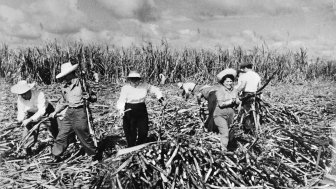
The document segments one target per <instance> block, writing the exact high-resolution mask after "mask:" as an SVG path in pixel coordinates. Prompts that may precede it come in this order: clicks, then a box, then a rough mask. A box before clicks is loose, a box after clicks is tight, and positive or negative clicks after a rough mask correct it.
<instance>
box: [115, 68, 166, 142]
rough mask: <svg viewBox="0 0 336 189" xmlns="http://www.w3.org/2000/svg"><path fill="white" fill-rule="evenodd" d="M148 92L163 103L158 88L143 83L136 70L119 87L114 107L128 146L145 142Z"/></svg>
mask: <svg viewBox="0 0 336 189" xmlns="http://www.w3.org/2000/svg"><path fill="white" fill-rule="evenodd" d="M148 93H152V94H154V95H155V96H156V98H157V99H158V100H159V102H160V103H161V104H163V105H164V98H163V95H162V92H161V90H160V89H159V88H157V87H155V86H153V85H150V84H147V83H144V82H143V81H142V77H141V75H140V74H139V73H138V72H137V71H131V72H130V73H129V74H128V76H127V84H126V85H124V86H123V87H122V88H121V92H120V97H119V99H118V101H117V104H116V107H117V109H118V111H119V114H120V116H122V117H123V129H124V132H125V135H126V141H127V145H128V147H132V146H135V145H139V144H143V143H145V142H147V135H148V129H149V128H148V112H147V107H146V104H145V100H146V97H147V96H148Z"/></svg>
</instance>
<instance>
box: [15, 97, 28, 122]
mask: <svg viewBox="0 0 336 189" xmlns="http://www.w3.org/2000/svg"><path fill="white" fill-rule="evenodd" d="M17 108H18V113H17V121H18V122H22V121H23V120H24V118H25V116H26V112H25V110H24V105H23V103H22V102H21V100H20V98H18V100H17Z"/></svg>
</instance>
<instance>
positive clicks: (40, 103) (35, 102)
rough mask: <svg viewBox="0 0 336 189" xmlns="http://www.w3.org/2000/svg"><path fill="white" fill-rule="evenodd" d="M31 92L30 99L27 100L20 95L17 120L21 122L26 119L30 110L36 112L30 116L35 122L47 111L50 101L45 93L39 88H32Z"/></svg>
mask: <svg viewBox="0 0 336 189" xmlns="http://www.w3.org/2000/svg"><path fill="white" fill-rule="evenodd" d="M31 93H32V96H31V98H30V100H25V99H23V98H22V97H21V96H20V95H19V97H18V100H17V107H18V114H17V120H18V121H19V122H21V121H23V120H24V119H25V116H26V114H27V113H28V112H31V113H35V114H34V115H33V116H31V117H30V118H31V119H32V120H33V121H34V122H36V121H38V120H39V119H40V118H41V117H42V116H43V115H44V114H45V112H46V109H47V107H48V104H49V102H48V101H47V100H46V98H45V95H44V93H43V92H41V91H37V90H31Z"/></svg>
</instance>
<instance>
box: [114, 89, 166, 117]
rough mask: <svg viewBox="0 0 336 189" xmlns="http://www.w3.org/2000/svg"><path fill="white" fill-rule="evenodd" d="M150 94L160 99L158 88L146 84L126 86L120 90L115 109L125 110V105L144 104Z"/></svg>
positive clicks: (160, 93) (160, 94)
mask: <svg viewBox="0 0 336 189" xmlns="http://www.w3.org/2000/svg"><path fill="white" fill-rule="evenodd" d="M148 93H152V94H154V95H155V96H156V98H157V99H160V98H162V92H161V90H160V89H159V88H158V87H155V86H153V85H150V84H147V83H141V84H139V85H138V86H136V87H133V86H131V85H130V84H127V85H125V86H123V87H122V88H121V92H120V97H119V99H118V101H117V105H116V106H117V109H118V110H119V111H124V110H125V104H126V103H131V104H136V103H141V102H145V100H146V97H147V94H148Z"/></svg>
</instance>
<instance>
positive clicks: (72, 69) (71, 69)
mask: <svg viewBox="0 0 336 189" xmlns="http://www.w3.org/2000/svg"><path fill="white" fill-rule="evenodd" d="M78 66H79V65H78V64H75V65H72V67H71V68H70V69H68V70H66V71H64V72H61V73H59V74H57V75H56V79H59V78H62V77H64V76H66V75H68V74H69V73H71V72H73V71H75V70H76V69H77V67H78Z"/></svg>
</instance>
